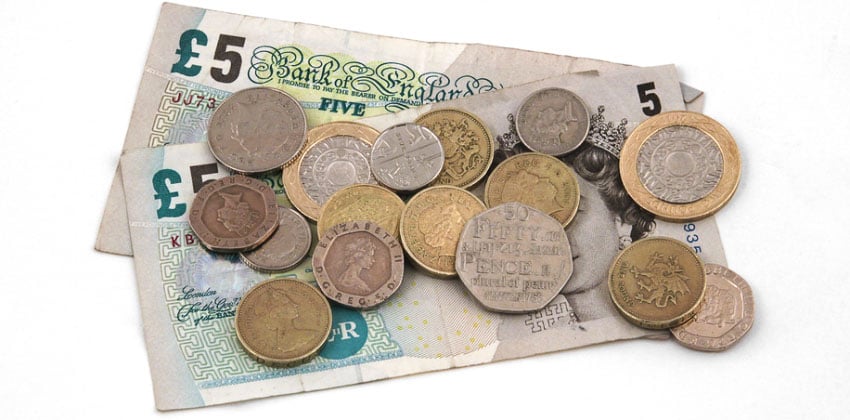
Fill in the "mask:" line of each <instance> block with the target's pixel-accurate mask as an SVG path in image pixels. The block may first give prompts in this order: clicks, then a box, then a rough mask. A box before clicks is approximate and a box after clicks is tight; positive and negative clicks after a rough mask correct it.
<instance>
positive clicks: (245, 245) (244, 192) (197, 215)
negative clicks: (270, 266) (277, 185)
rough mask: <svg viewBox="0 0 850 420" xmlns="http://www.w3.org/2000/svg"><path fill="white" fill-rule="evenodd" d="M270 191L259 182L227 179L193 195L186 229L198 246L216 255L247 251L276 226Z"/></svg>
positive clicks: (205, 187)
mask: <svg viewBox="0 0 850 420" xmlns="http://www.w3.org/2000/svg"><path fill="white" fill-rule="evenodd" d="M278 221H279V217H278V213H277V202H276V201H275V196H274V191H272V189H271V188H269V186H268V185H267V184H266V183H265V182H263V181H260V180H257V179H254V178H250V177H247V176H244V175H230V176H226V177H224V178H221V179H218V180H215V181H213V182H210V183H209V184H206V185H204V187H203V188H201V189H200V191H198V193H197V194H195V199H194V200H193V201H192V207H191V210H190V212H189V226H190V227H191V228H192V230H193V231H195V234H196V235H197V236H198V239H199V240H200V241H201V244H203V245H204V246H206V247H207V248H209V249H210V250H212V251H217V252H242V251H250V250H252V249H254V248H256V247H258V246H260V244H262V243H263V242H265V240H266V239H268V238H269V237H270V236H271V235H272V233H274V231H275V229H277V226H278Z"/></svg>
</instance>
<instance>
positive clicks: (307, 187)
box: [296, 135, 378, 207]
mask: <svg viewBox="0 0 850 420" xmlns="http://www.w3.org/2000/svg"><path fill="white" fill-rule="evenodd" d="M340 142H342V143H343V144H341V145H340V144H338V143H340ZM349 146H351V148H349ZM340 151H342V152H343V153H344V154H345V156H346V157H349V158H350V157H352V156H354V157H353V160H345V159H336V160H334V156H340V155H341V153H340ZM371 154H372V145H371V144H369V143H368V142H367V141H365V140H363V139H359V138H357V137H354V136H349V135H337V136H330V137H325V138H323V139H321V140H319V141H317V142H316V143H313V144H311V145H310V147H308V148H307V150H305V151H304V156H303V157H302V158H301V160H300V162H299V164H298V168H296V169H297V170H298V173H299V175H300V176H301V186H302V188H303V189H304V192H305V193H306V195H307V197H309V198H310V200H312V201H313V202H314V203H316V204H318V205H319V206H320V207H321V206H322V205H324V204H325V202H326V201H328V199H329V198H331V196H332V195H333V194H334V193H335V192H337V191H339V190H341V189H343V188H345V187H347V186H349V185H353V184H377V183H378V181H377V180H375V176H374V175H373V174H372V169H371V163H370V155H371ZM358 164H361V165H363V166H365V167H358ZM317 166H318V168H324V170H325V172H324V173H322V176H321V177H316V176H313V175H314V174H315V173H316V172H317V171H319V169H318V168H317ZM334 167H337V168H336V169H335V168H334ZM339 167H344V168H348V169H351V167H353V168H354V171H355V172H354V173H353V174H348V175H350V176H353V178H352V177H343V176H337V177H334V176H333V175H334V174H333V173H329V172H331V171H333V172H336V171H337V169H338V168H339ZM329 179H332V180H333V181H334V183H333V184H331V185H328V184H330V181H329ZM320 181H322V182H320ZM326 183H328V184H326Z"/></svg>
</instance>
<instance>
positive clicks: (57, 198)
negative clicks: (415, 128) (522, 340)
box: [0, 0, 850, 419]
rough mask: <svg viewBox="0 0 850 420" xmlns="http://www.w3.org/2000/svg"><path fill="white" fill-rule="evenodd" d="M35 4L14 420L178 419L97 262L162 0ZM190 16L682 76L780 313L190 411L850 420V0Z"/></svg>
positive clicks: (22, 126)
mask: <svg viewBox="0 0 850 420" xmlns="http://www.w3.org/2000/svg"><path fill="white" fill-rule="evenodd" d="M35 3H37V2H27V4H26V5H24V4H23V2H19V3H13V4H9V2H6V1H3V2H2V3H0V169H2V171H3V174H4V175H2V176H1V177H0V217H2V221H3V226H4V229H3V231H4V234H3V237H2V242H0V243H2V245H0V247H2V255H3V256H5V264H3V269H2V270H0V272H2V274H0V308H2V314H3V315H2V320H3V324H2V325H3V328H2V329H0V413H2V414H0V417H3V418H22V417H33V418H35V417H39V418H43V417H51V418H56V417H63V418H100V417H104V416H110V417H112V418H116V417H118V418H120V417H126V418H136V417H160V416H164V414H162V413H159V412H157V411H156V409H155V408H154V401H153V391H152V387H151V379H150V375H149V371H148V363H147V354H146V351H145V343H144V339H143V336H142V321H141V317H140V309H139V303H138V294H137V292H136V283H135V278H134V273H133V262H132V260H131V259H130V258H127V257H119V256H113V255H107V254H101V253H98V252H96V251H94V249H93V246H94V241H95V234H96V231H97V227H98V224H99V221H100V217H101V212H102V210H103V206H104V203H105V200H106V195H107V192H108V190H109V185H110V182H111V180H112V175H113V171H114V169H115V166H116V164H117V162H118V158H119V154H120V151H121V144H122V142H123V138H124V134H125V131H126V128H127V124H128V122H129V119H130V113H131V109H132V106H133V102H134V98H135V95H136V89H137V87H138V83H139V80H140V77H141V72H142V68H143V64H144V61H145V58H146V56H147V50H148V47H149V43H150V40H151V37H152V35H153V31H154V28H155V25H156V19H157V16H158V13H159V3H157V2H156V1H138V2H110V3H109V6H108V7H105V8H104V7H100V6H99V5H96V4H89V3H87V2H68V1H63V2H51V3H47V4H43V3H38V4H35ZM124 3H126V4H124ZM185 3H187V4H190V5H195V6H199V7H206V8H210V9H217V10H225V11H229V12H235V13H240V14H247V15H255V16H263V17H269V18H275V19H281V20H290V21H302V22H307V23H313V24H320V25H326V26H332V27H338V28H344V29H351V30H357V31H363V32H370V33H377V34H382V35H391V36H398V37H405V38H412V39H418V40H428V41H451V42H471V43H485V44H493V45H501V46H510V47H516V48H522V49H530V50H537V51H545V52H550V53H557V54H566V55H575V56H587V57H594V58H600V59H606V60H610V61H616V62H622V63H629V64H635V65H642V66H649V65H658V64H667V63H675V64H676V65H678V68H679V71H680V75H681V78H682V80H684V81H686V82H688V83H689V84H692V85H693V86H697V87H699V88H700V89H703V90H704V91H706V92H707V95H708V96H707V101H706V107H705V113H706V114H708V115H710V116H711V117H713V118H715V119H717V120H718V121H720V122H722V123H723V124H724V125H725V126H726V127H727V128H728V129H729V131H730V132H731V133H732V134H733V135H734V136H735V138H736V139H737V142H738V145H739V147H740V149H741V152H742V155H743V174H742V178H741V184H740V187H739V190H738V193H737V195H736V196H735V197H734V198H733V199H732V201H731V202H730V204H729V205H728V206H727V207H726V208H724V209H723V210H722V211H721V212H720V213H719V215H718V225H719V226H720V230H721V235H722V237H723V242H724V245H725V249H726V254H727V257H728V263H729V266H730V268H732V269H733V270H735V271H737V272H738V273H740V274H741V275H742V276H743V277H744V278H746V279H747V280H748V281H749V282H750V284H751V285H752V288H753V289H754V292H755V298H756V305H757V308H756V320H755V325H754V327H753V329H752V330H751V331H750V333H749V335H748V336H746V337H745V338H744V339H743V340H742V342H740V343H738V345H736V346H735V347H733V348H732V349H730V350H729V351H726V352H725V353H720V354H706V353H700V352H695V351H691V350H688V349H686V348H684V347H681V346H679V345H678V344H676V342H674V341H666V342H655V341H631V342H623V343H611V344H604V345H598V346H593V347H590V348H584V349H579V350H574V351H568V352H561V353H555V354H550V355H545V356H539V357H532V358H527V359H522V360H516V361H509V362H502V363H497V364H493V365H485V366H478V367H470V368H463V369H454V370H450V371H443V372H436V373H429V374H423V375H415V376H412V377H406V378H398V379H392V380H387V381H382V382H377V383H369V384H361V385H356V386H349V387H344V388H338V389H332V390H326V391H318V392H311V393H306V394H300V395H293V396H285V397H275V398H267V399H262V400H254V401H248V402H243V403H237V404H228V405H223V406H218V407H210V408H203V409H193V410H186V411H181V412H175V413H171V414H169V415H168V417H170V418H189V417H191V418H204V419H212V418H224V417H231V416H234V415H238V416H240V418H248V416H257V417H256V418H292V416H299V417H301V416H309V418H313V417H314V416H316V417H332V416H334V417H339V416H346V417H348V416H353V417H354V418H360V417H367V416H368V417H373V418H378V417H381V418H386V417H392V418H399V419H401V418H404V419H407V418H442V417H446V416H451V417H452V418H462V417H473V416H474V417H477V418H488V417H492V418H500V419H501V418H510V417H515V418H523V419H534V418H543V416H547V415H553V416H554V417H557V418H564V419H570V418H580V417H589V416H593V417H602V416H604V417H606V418H608V417H609V415H629V416H634V417H637V418H657V419H663V418H712V417H715V416H717V417H719V418H726V417H734V418H773V419H778V418H789V419H796V418H839V417H841V418H846V417H847V413H846V411H847V409H848V408H850V400H848V398H850V351H848V348H849V347H850V334H848V323H850V316H849V315H848V308H850V307H849V306H848V298H850V276H848V265H847V264H846V261H847V260H846V258H845V255H846V254H847V252H848V250H850V247H848V239H850V235H848V233H850V231H848V229H847V225H848V223H847V212H848V204H850V201H848V193H850V189H848V185H850V182H848V181H850V174H848V169H847V166H846V163H845V162H846V161H847V159H846V156H847V155H848V152H850V147H848V142H850V136H848V133H850V106H848V103H850V82H848V78H850V6H848V5H847V4H846V3H843V4H842V3H841V2H839V1H831V2H822V3H815V2H805V5H803V2H801V4H800V5H796V3H795V2H783V3H777V2H744V1H735V2H731V3H726V4H723V3H717V2H708V1H705V2H698V3H692V4H689V2H670V3H652V2H643V1H642V2H624V3H623V4H602V2H597V1H587V2H583V3H582V4H565V5H562V6H559V7H558V9H557V10H554V9H553V8H552V7H551V6H549V5H548V4H544V3H542V2H541V3H538V2H534V1H528V0H525V1H517V2H507V3H503V4H502V5H499V6H496V5H495V3H494V2H486V3H487V5H481V6H472V5H466V4H465V3H462V2H460V1H435V2H428V1H424V2H423V1H418V2H415V1H407V2H393V3H375V4H367V3H366V2H356V1H350V2H337V1H298V2H296V1H276V2H270V1H244V0H243V1H239V2H228V1H195V0H193V1H188V0H187V1H185ZM470 3H472V2H470ZM481 3H484V2H481Z"/></svg>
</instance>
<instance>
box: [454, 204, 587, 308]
mask: <svg viewBox="0 0 850 420" xmlns="http://www.w3.org/2000/svg"><path fill="white" fill-rule="evenodd" d="M456 261H457V262H456V268H457V273H458V276H459V277H460V279H461V281H463V284H464V286H466V288H467V289H468V290H469V292H470V293H471V294H472V296H474V297H475V299H477V300H478V302H480V303H481V305H482V306H484V307H485V308H487V309H489V310H492V311H497V312H508V313H517V312H533V311H537V310H540V309H542V308H544V307H545V306H546V305H547V304H548V303H549V302H551V301H552V299H554V298H555V296H557V295H558V293H559V292H560V291H561V289H563V288H564V286H566V284H567V280H569V278H570V276H571V275H572V272H573V260H572V250H571V249H570V242H569V239H568V238H567V233H566V232H565V231H564V228H563V227H562V226H561V223H560V222H559V221H557V220H555V219H554V218H553V217H551V216H549V215H548V214H546V213H543V212H542V211H540V210H537V209H535V208H534V207H531V206H528V205H525V204H522V203H516V202H512V203H504V204H500V205H498V206H496V207H494V208H492V209H489V210H487V211H485V212H483V213H481V214H479V215H477V216H475V217H473V218H472V219H471V220H470V221H469V223H467V224H466V226H465V227H464V228H463V233H462V234H461V237H460V242H459V243H458V247H457V260H456Z"/></svg>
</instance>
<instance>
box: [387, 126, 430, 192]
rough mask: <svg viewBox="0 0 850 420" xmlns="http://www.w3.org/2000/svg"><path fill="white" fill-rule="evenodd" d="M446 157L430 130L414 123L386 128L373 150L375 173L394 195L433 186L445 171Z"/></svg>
mask: <svg viewBox="0 0 850 420" xmlns="http://www.w3.org/2000/svg"><path fill="white" fill-rule="evenodd" d="M444 160H445V155H444V153H443V146H442V144H441V143H440V139H439V138H438V137H437V135H436V134H434V133H433V132H431V130H429V129H427V128H425V127H423V126H421V125H418V124H412V123H406V124H398V125H394V126H392V127H390V128H387V129H386V130H384V131H383V132H381V134H380V135H379V136H378V139H377V140H376V141H375V144H374V145H373V146H372V156H371V164H372V173H373V174H374V175H375V179H377V180H378V182H380V183H381V184H383V185H385V186H387V188H390V189H392V190H395V191H415V190H418V189H420V188H422V187H424V186H426V185H428V184H430V183H431V181H433V180H434V179H435V178H437V175H438V174H439V173H440V171H441V170H442V169H443V161H444Z"/></svg>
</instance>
